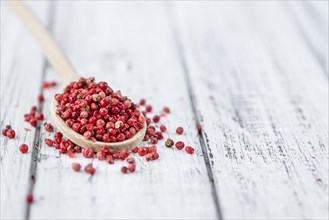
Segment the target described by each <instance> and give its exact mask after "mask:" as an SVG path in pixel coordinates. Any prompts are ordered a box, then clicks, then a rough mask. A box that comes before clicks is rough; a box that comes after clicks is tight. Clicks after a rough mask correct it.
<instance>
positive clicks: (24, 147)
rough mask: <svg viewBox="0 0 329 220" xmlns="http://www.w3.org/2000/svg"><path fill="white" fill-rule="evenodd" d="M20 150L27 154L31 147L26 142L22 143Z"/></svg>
mask: <svg viewBox="0 0 329 220" xmlns="http://www.w3.org/2000/svg"><path fill="white" fill-rule="evenodd" d="M19 150H20V152H22V153H23V154H25V153H26V152H27V151H28V150H29V147H28V146H27V145H26V144H21V146H19Z"/></svg>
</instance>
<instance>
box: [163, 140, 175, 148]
mask: <svg viewBox="0 0 329 220" xmlns="http://www.w3.org/2000/svg"><path fill="white" fill-rule="evenodd" d="M165 145H166V147H172V146H173V145H174V141H173V140H172V139H170V138H168V139H167V140H166V142H165Z"/></svg>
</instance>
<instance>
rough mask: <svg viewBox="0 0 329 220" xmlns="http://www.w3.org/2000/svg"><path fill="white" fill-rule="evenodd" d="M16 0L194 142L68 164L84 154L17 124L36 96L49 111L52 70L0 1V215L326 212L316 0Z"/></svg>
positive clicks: (94, 70) (322, 59)
mask: <svg viewBox="0 0 329 220" xmlns="http://www.w3.org/2000/svg"><path fill="white" fill-rule="evenodd" d="M28 4H29V5H30V6H31V8H32V9H33V11H35V13H36V14H37V15H38V17H39V18H40V19H41V20H42V21H43V23H44V24H45V25H47V27H48V28H49V29H50V30H51V32H52V33H53V34H54V36H55V38H56V39H57V40H58V42H59V43H60V44H61V45H62V47H63V49H64V50H65V51H66V53H67V54H68V57H70V58H71V59H72V62H73V64H74V65H75V66H76V67H77V69H78V70H79V72H81V73H82V74H83V75H84V76H95V77H96V79H97V80H104V81H107V82H108V83H109V84H110V85H111V86H112V87H113V88H116V89H118V88H120V89H121V90H122V91H123V92H124V93H125V94H127V95H128V96H130V97H132V98H133V99H135V100H139V99H140V98H146V99H147V100H149V102H151V103H153V106H154V108H155V109H156V110H158V111H159V110H160V109H161V108H162V107H163V106H164V105H168V106H170V108H171V110H172V112H173V113H172V114H171V115H170V117H168V118H166V119H164V121H163V123H165V124H166V125H167V127H168V129H169V130H170V131H174V130H175V128H176V127H177V126H178V125H182V126H183V127H184V128H185V130H186V131H187V132H186V135H185V136H184V137H183V138H181V139H182V140H184V141H185V142H186V143H188V144H190V145H192V146H194V147H195V148H196V153H195V154H194V155H193V156H190V155H187V154H186V153H182V152H178V151H177V150H176V151H175V150H171V149H166V148H165V147H162V146H163V144H162V145H161V144H159V148H160V159H159V160H158V161H154V162H146V161H145V159H144V158H140V157H137V165H138V167H137V171H136V172H135V173H134V174H131V175H123V174H121V173H120V171H119V170H120V167H121V166H122V165H123V162H117V163H115V164H114V165H108V164H107V163H105V162H100V161H94V164H95V166H96V167H97V172H96V174H95V175H94V176H92V177H90V176H89V175H86V174H85V173H83V172H81V173H73V171H72V170H71V163H72V162H73V161H78V162H80V163H81V164H83V165H85V164H87V163H89V162H90V161H91V160H88V159H85V158H81V157H78V158H76V159H71V158H69V157H68V156H67V155H60V154H59V153H58V151H57V150H55V149H53V148H49V147H47V146H45V144H44V142H43V140H44V138H45V137H47V136H49V133H47V132H45V131H44V129H43V126H41V128H40V127H38V128H37V129H34V128H31V131H29V132H27V131H25V130H24V128H30V126H29V125H28V124H27V123H25V122H23V114H24V113H26V112H28V111H29V108H30V107H31V106H32V105H36V104H37V96H38V94H40V93H43V94H44V96H45V99H46V101H45V102H44V103H43V104H42V105H39V106H38V107H39V108H40V109H42V111H43V112H44V113H45V114H46V120H48V121H49V120H50V118H49V115H48V109H49V100H50V98H51V96H52V95H53V94H54V92H55V91H56V89H48V90H42V89H41V82H42V81H43V80H59V79H58V78H57V76H56V74H55V73H54V72H53V70H52V68H51V67H50V66H49V64H48V63H47V61H46V60H45V58H44V57H43V55H42V53H41V50H40V48H39V46H38V45H37V44H36V42H35V41H34V39H33V38H32V36H31V35H30V34H29V33H28V32H27V30H26V29H25V28H24V27H23V26H22V24H21V23H20V21H19V20H18V19H17V18H16V17H15V16H14V14H13V13H12V12H11V11H10V10H9V8H8V7H7V6H6V5H5V3H4V2H2V1H1V128H3V127H4V126H5V125H6V124H11V125H12V126H13V128H14V129H15V130H16V133H17V137H16V138H15V139H13V140H8V139H7V138H4V137H3V136H1V139H0V140H1V147H0V153H1V209H0V212H1V219H22V218H29V219H117V218H120V219H122V218H125V219H127V218H129V219H130V218H133V219H164V218H165V219H168V218H169V219H173V218H175V219H218V218H223V219H241V218H246V219H254V218H257V219H278V218H290V219H328V1H294V2H284V1H277V2H275V1H273V2H268V1H246V2H241V1H232V2H229V1H220V2H215V1H208V2H197V1H190V2H178V1H177V2H176V1H170V2H167V3H164V2H158V1H152V2H145V1H136V2H132V1H127V2H119V1H113V2H110V1H97V2H92V1H77V2H75V1H58V2H55V1H51V2H47V1H33V2H29V3H28ZM197 121H200V123H201V124H202V127H203V132H202V136H200V137H199V136H198V134H197V130H196V129H195V123H196V122H197ZM168 135H169V136H170V137H172V138H174V139H177V138H178V137H177V136H176V135H175V134H174V132H169V133H168V134H166V136H168ZM21 143H27V144H28V145H29V146H30V150H29V152H28V154H21V153H20V152H19V151H18V146H19V145H20V144H21ZM32 146H38V147H35V148H33V149H31V148H32ZM32 177H34V180H33V178H32ZM28 192H33V195H34V198H35V202H34V203H33V204H31V205H28V204H27V203H26V202H25V197H26V195H27V194H28Z"/></svg>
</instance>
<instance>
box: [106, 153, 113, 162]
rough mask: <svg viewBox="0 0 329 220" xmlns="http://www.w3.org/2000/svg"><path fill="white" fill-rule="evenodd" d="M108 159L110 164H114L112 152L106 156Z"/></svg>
mask: <svg viewBox="0 0 329 220" xmlns="http://www.w3.org/2000/svg"><path fill="white" fill-rule="evenodd" d="M106 161H107V162H108V163H109V164H114V159H113V156H112V155H111V154H109V155H107V156H106Z"/></svg>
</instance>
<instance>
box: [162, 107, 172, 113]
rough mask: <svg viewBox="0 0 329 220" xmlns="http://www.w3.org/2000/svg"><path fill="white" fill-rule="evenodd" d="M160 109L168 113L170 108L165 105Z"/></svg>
mask: <svg viewBox="0 0 329 220" xmlns="http://www.w3.org/2000/svg"><path fill="white" fill-rule="evenodd" d="M162 111H163V112H164V113H170V108H169V107H167V106H165V107H163V109H162Z"/></svg>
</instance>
